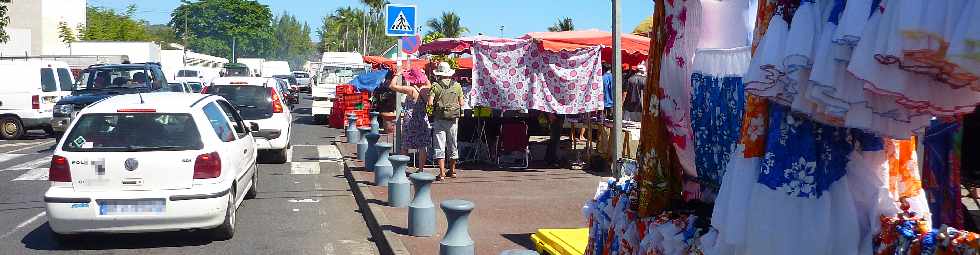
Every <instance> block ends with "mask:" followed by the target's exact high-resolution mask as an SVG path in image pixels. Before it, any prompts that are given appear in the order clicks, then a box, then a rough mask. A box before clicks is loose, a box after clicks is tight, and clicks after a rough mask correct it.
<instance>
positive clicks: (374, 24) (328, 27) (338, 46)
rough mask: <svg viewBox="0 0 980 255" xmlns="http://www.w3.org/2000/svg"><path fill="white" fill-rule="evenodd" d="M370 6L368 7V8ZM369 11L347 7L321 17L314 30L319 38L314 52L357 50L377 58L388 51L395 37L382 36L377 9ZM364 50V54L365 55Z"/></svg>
mask: <svg viewBox="0 0 980 255" xmlns="http://www.w3.org/2000/svg"><path fill="white" fill-rule="evenodd" d="M386 3H387V1H385V2H384V4H386ZM384 4H381V5H380V6H381V7H383V6H384ZM373 6H374V4H369V7H371V8H374V7H373ZM381 7H379V8H381ZM371 10H372V9H368V11H365V10H362V9H357V8H353V7H350V6H346V7H340V8H337V9H336V10H334V11H333V12H331V13H329V14H328V15H326V16H324V17H323V19H322V20H321V24H320V27H319V28H317V31H316V34H317V37H318V38H319V43H318V44H317V49H318V50H319V51H320V52H327V51H360V52H361V53H362V54H367V55H377V54H381V53H382V52H384V51H385V50H387V49H388V48H389V47H391V46H392V45H393V44H394V43H395V40H396V38H394V37H388V36H385V35H384V29H383V28H382V27H381V26H382V23H384V22H382V21H381V18H382V16H381V11H380V9H376V10H375V11H373V12H372V11H371ZM365 49H366V50H367V52H364V50H365Z"/></svg>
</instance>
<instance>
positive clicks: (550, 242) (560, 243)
mask: <svg viewBox="0 0 980 255" xmlns="http://www.w3.org/2000/svg"><path fill="white" fill-rule="evenodd" d="M531 240H533V241H534V247H535V248H536V249H537V251H538V253H540V254H541V255H583V254H585V247H586V246H588V245H589V228H574V229H538V232H537V233H534V234H532V235H531Z"/></svg>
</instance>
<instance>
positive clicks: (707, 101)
mask: <svg viewBox="0 0 980 255" xmlns="http://www.w3.org/2000/svg"><path fill="white" fill-rule="evenodd" d="M691 85H692V87H693V90H692V92H691V127H692V129H693V131H694V163H695V166H696V169H697V171H698V178H699V179H700V181H701V184H703V185H702V186H707V187H711V188H712V189H713V190H714V191H717V189H718V188H719V187H721V180H722V177H723V176H725V166H727V165H728V161H729V159H731V154H732V152H734V151H735V147H736V145H737V144H738V139H739V135H740V131H741V128H742V117H743V114H744V112H745V85H744V84H742V77H735V76H731V77H721V78H719V77H715V76H712V75H706V74H702V73H694V74H693V75H691Z"/></svg>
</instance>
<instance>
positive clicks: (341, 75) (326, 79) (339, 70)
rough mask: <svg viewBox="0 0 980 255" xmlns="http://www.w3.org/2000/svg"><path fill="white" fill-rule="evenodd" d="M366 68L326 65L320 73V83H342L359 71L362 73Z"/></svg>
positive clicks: (352, 77) (348, 80)
mask: <svg viewBox="0 0 980 255" xmlns="http://www.w3.org/2000/svg"><path fill="white" fill-rule="evenodd" d="M366 70H367V69H365V68H356V67H341V66H327V67H324V68H323V71H322V72H321V74H320V83H322V84H344V83H348V82H350V80H351V79H354V76H357V75H359V74H361V73H364V72H365V71H366Z"/></svg>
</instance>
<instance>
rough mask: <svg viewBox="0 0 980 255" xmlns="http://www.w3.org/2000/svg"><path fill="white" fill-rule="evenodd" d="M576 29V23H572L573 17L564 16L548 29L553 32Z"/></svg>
mask: <svg viewBox="0 0 980 255" xmlns="http://www.w3.org/2000/svg"><path fill="white" fill-rule="evenodd" d="M572 30H575V24H572V18H569V17H564V18H561V19H558V21H557V22H555V24H554V25H552V26H550V27H548V31H551V32H563V31H572Z"/></svg>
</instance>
